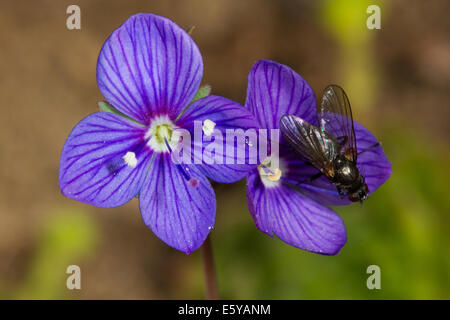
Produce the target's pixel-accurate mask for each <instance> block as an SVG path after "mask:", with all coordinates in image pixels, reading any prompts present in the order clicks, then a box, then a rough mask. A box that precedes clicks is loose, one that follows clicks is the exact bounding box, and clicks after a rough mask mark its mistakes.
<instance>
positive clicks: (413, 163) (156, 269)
mask: <svg viewBox="0 0 450 320" xmlns="http://www.w3.org/2000/svg"><path fill="white" fill-rule="evenodd" d="M70 4H77V5H79V6H80V7H81V19H82V21H81V25H82V27H81V30H72V31H71V30H68V29H67V28H66V18H67V16H68V15H67V14H66V8H67V6H68V5H70ZM368 4H379V5H380V6H381V8H382V11H381V13H382V16H381V27H382V29H381V30H368V29H367V28H366V25H365V19H366V18H367V16H368V15H367V14H366V12H365V9H366V7H367V5H368ZM137 12H153V13H157V14H160V15H163V16H167V17H169V18H170V19H172V20H173V21H175V22H176V23H177V24H178V25H180V26H181V27H183V28H186V29H187V28H189V27H190V26H193V25H195V27H196V29H195V31H194V33H193V38H194V40H195V41H196V43H197V44H198V46H199V48H200V51H201V52H202V55H203V58H204V66H205V73H204V78H203V82H204V83H208V84H211V85H212V87H213V93H214V94H218V95H222V96H226V97H228V98H230V99H234V100H236V101H238V102H240V103H242V104H243V103H244V101H245V94H246V82H247V73H248V71H249V70H250V68H251V66H252V65H253V63H255V62H256V61H257V60H259V59H272V60H276V61H278V62H281V63H284V64H287V65H289V66H290V67H292V68H293V69H294V70H296V71H297V72H298V73H300V74H301V75H302V76H303V77H304V78H305V79H306V80H307V81H308V82H309V83H310V85H311V86H312V88H313V89H314V90H315V91H316V92H321V90H322V89H323V88H324V87H325V86H326V85H328V84H330V83H338V84H341V85H342V86H343V87H344V88H345V89H346V91H347V93H348V95H349V97H350V100H351V101H352V106H353V108H354V115H355V118H356V119H357V120H358V121H360V122H362V123H364V125H366V126H367V127H368V128H370V129H371V130H372V132H373V133H374V134H375V135H376V136H378V137H379V138H380V139H381V141H382V142H383V145H384V148H385V152H386V154H387V156H388V158H389V159H390V160H391V161H392V162H393V171H394V174H393V177H392V178H391V180H389V181H388V183H387V184H386V185H385V186H383V187H382V188H381V189H380V191H379V192H377V193H375V194H374V195H373V197H371V199H369V201H367V205H366V204H364V205H363V207H360V206H352V207H348V208H339V209H338V211H339V213H340V214H341V215H342V217H343V218H344V220H345V222H346V224H347V228H348V230H349V243H348V244H347V245H346V247H344V250H343V252H342V253H341V254H340V255H339V256H337V257H322V256H318V255H314V254H310V253H306V252H302V251H300V250H297V249H294V248H292V247H289V246H287V245H286V244H284V243H282V242H281V241H280V240H278V239H276V238H274V239H271V238H269V237H267V236H265V235H263V234H262V233H261V232H259V231H258V230H257V229H256V228H255V227H254V224H253V221H252V219H251V217H250V214H249V213H248V211H247V208H246V202H245V193H244V192H245V182H244V181H242V182H240V183H237V184H234V185H221V186H219V187H218V188H217V189H216V194H217V201H218V211H217V218H216V226H215V230H214V231H213V243H214V249H215V253H216V258H217V262H216V263H217V269H218V273H219V286H220V287H221V293H222V296H223V297H225V298H250V299H251V298H268V299H276V298H288V299H308V298H445V297H446V298H449V297H450V294H449V292H450V291H449V288H450V280H449V270H450V269H449V267H450V260H449V259H450V258H449V257H448V254H449V252H450V250H449V249H450V246H449V243H450V240H449V235H448V234H449V233H448V231H450V230H449V228H448V227H449V217H448V214H449V208H450V207H449V200H448V199H447V198H448V195H447V194H446V193H447V189H448V180H447V179H448V177H449V173H448V160H449V150H450V149H449V145H448V141H449V138H450V125H449V123H448V121H449V105H450V90H449V89H450V42H449V36H450V20H449V19H448V12H450V2H449V1H446V0H435V1H420V0H414V1H406V0H394V1H389V2H380V1H371V2H367V1H354V2H353V1H300V0H299V1H295V0H281V1H269V0H266V1H264V0H252V1H250V0H249V1H238V0H214V1H211V0H209V1H208V0H205V1H202V0H186V1H175V0H173V1H167V0H164V1H162V0H161V1H151V0H149V1H136V0H135V1H106V0H95V1H94V0H93V1H87V0H77V1H65V0H64V1H50V0H38V1H9V0H2V2H1V3H0V41H1V50H0V70H1V73H0V101H1V115H0V146H1V151H0V297H2V298H43V299H47V298H76V299H78V298H100V299H108V298H119V299H121V298H124V299H133V298H138V299H154V298H169V299H171V298H203V297H204V293H203V291H204V290H203V278H202V269H201V259H200V258H201V257H200V252H194V253H193V254H191V255H190V256H186V255H185V254H183V253H180V252H177V251H175V250H173V249H171V248H169V247H168V246H167V245H165V244H164V243H163V242H162V241H160V240H159V239H158V238H156V237H155V236H154V235H153V234H152V232H151V231H150V230H149V229H147V228H146V227H145V225H144V224H143V222H142V220H141V217H140V213H139V210H138V201H137V200H133V201H131V202H130V203H128V204H127V205H125V206H123V207H120V208H115V209H100V208H95V207H91V206H88V205H85V204H81V203H77V202H75V201H72V200H69V199H66V198H64V197H63V196H62V195H61V194H60V192H59V188H58V166H59V156H60V152H61V149H62V146H63V144H64V141H65V139H66V137H67V135H68V134H69V132H70V130H71V129H72V128H73V127H74V126H75V124H76V123H77V122H78V121H80V120H81V119H82V118H83V117H85V116H86V115H87V114H89V113H93V112H96V111H97V106H96V103H97V101H100V100H102V96H101V94H100V92H99V90H98V89H97V85H96V79H95V72H96V60H97V56H98V53H99V50H100V48H101V45H102V44H103V42H104V41H105V40H106V38H107V37H108V36H109V34H110V33H111V32H112V31H113V30H114V29H115V28H117V27H118V26H119V25H120V24H121V23H122V22H124V21H125V20H126V19H127V18H128V17H129V16H130V15H132V14H134V13H137ZM397 173H398V175H397ZM396 176H397V177H398V178H395V177H396ZM396 179H397V180H396ZM405 257H406V258H405ZM405 259H406V260H405ZM408 259H410V260H408ZM399 260H402V261H399ZM69 264H77V265H79V266H80V267H81V270H82V290H80V291H68V290H67V289H66V288H65V279H66V276H67V275H66V274H65V268H66V267H67V266H68V265H69ZM369 264H379V265H381V268H382V272H383V275H386V277H384V278H382V279H383V280H382V288H383V289H382V290H381V291H380V292H371V291H369V290H367V288H365V279H366V277H367V275H366V274H365V268H366V267H367V265H369Z"/></svg>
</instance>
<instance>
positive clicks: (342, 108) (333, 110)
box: [318, 85, 358, 163]
mask: <svg viewBox="0 0 450 320" xmlns="http://www.w3.org/2000/svg"><path fill="white" fill-rule="evenodd" d="M318 118H319V119H318V120H319V126H320V128H321V129H322V131H327V132H329V133H331V134H332V135H333V136H334V137H335V138H336V139H337V141H338V142H339V143H340V145H341V154H343V155H344V156H345V157H346V158H347V160H349V161H352V162H354V163H356V158H357V155H358V150H357V149H356V137H355V129H354V127H353V116H352V109H351V107H350V101H349V100H348V97H347V95H346V94H345V92H344V90H343V89H342V88H341V87H339V86H337V85H330V86H328V87H326V88H325V90H324V92H323V97H322V104H321V106H320V110H319V115H318Z"/></svg>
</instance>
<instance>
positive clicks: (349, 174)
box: [334, 157, 361, 188]
mask: <svg viewBox="0 0 450 320" xmlns="http://www.w3.org/2000/svg"><path fill="white" fill-rule="evenodd" d="M335 172H336V173H335V176H334V180H335V182H336V183H337V184H339V185H342V186H345V187H347V188H350V187H351V186H353V185H356V184H357V185H358V186H359V185H360V184H361V175H360V173H359V170H358V168H357V167H356V164H355V163H353V162H351V161H348V160H347V159H345V158H343V157H342V158H338V159H337V160H336V161H335Z"/></svg>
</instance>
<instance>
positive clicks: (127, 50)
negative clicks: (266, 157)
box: [59, 14, 257, 254]
mask: <svg viewBox="0 0 450 320" xmlns="http://www.w3.org/2000/svg"><path fill="white" fill-rule="evenodd" d="M202 74H203V62H202V57H201V55H200V52H199V50H198V48H197V46H196V45H195V43H194V42H193V40H192V39H191V38H190V36H189V35H188V34H187V33H186V32H185V31H184V30H182V29H181V28H180V27H178V26H177V25H176V24H174V23H173V22H172V21H170V20H169V19H167V18H164V17H160V16H157V15H154V14H137V15H134V16H132V17H130V18H129V19H128V20H127V21H126V22H125V23H124V24H122V25H121V26H120V27H119V28H118V29H117V30H115V31H114V32H113V33H112V34H111V36H110V37H109V38H108V39H107V40H106V42H105V44H104V45H103V47H102V49H101V52H100V55H99V58H98V63H97V82H98V87H99V89H100V91H101V92H102V94H103V95H104V97H105V98H106V99H107V101H108V102H109V103H110V104H111V105H112V106H113V107H114V108H115V109H116V110H117V111H118V112H116V113H108V112H100V113H94V114H92V115H89V116H87V117H86V118H84V119H83V120H81V122H80V123H78V124H77V125H76V126H75V128H74V129H73V130H72V132H71V133H70V135H69V137H68V139H67V141H66V143H65V145H64V148H63V151H62V155H61V162H60V172H59V185H60V188H61V191H62V193H63V194H64V195H65V196H67V197H69V198H72V199H75V200H78V201H82V202H85V203H88V204H91V205H94V206H98V207H105V208H109V207H116V206H120V205H122V204H124V203H126V202H128V201H130V200H131V199H132V198H133V197H135V196H136V195H138V196H139V205H140V211H141V214H142V217H143V220H144V222H145V224H146V225H147V226H149V227H150V228H151V229H152V230H153V232H154V233H155V234H156V235H157V236H158V237H159V238H160V239H162V240H163V241H164V242H166V243H167V244H168V245H170V246H172V247H174V248H176V249H178V250H181V251H183V252H185V253H187V254H189V253H190V252H192V251H194V250H196V249H197V248H199V247H200V246H201V244H202V243H203V241H204V240H205V239H206V237H207V235H208V233H209V232H210V230H211V228H212V227H213V225H214V219H215V212H216V200H215V196H214V191H213V189H212V187H211V184H210V183H209V181H208V178H211V179H212V180H215V181H220V182H234V181H237V180H240V179H242V178H243V177H244V176H245V175H246V173H247V171H248V168H249V167H250V166H249V165H247V164H241V165H238V164H229V165H228V164H227V165H219V164H176V163H174V162H173V161H172V158H171V152H172V151H173V150H172V148H173V147H174V146H175V145H176V144H177V143H178V141H177V140H176V139H174V137H175V134H174V133H175V132H176V131H177V130H178V129H185V130H187V131H189V132H193V131H194V121H201V122H202V123H207V124H208V130H212V129H214V128H215V129H217V130H226V129H227V128H243V129H246V128H249V127H255V126H256V125H257V123H256V122H255V120H254V118H253V116H252V115H251V114H250V113H249V112H248V111H247V110H246V109H245V108H243V107H242V106H240V105H239V104H237V103H235V102H232V101H230V100H228V99H225V98H222V97H218V96H209V97H206V98H203V99H200V100H197V101H195V102H193V103H192V104H191V105H190V106H189V108H188V109H187V110H186V111H185V112H183V111H184V110H185V109H186V107H188V105H189V103H190V102H191V101H192V100H193V98H194V95H195V94H196V92H197V91H198V89H199V86H200V82H201V79H202ZM117 113H121V114H117ZM201 150H202V151H203V149H201ZM253 167H254V166H253Z"/></svg>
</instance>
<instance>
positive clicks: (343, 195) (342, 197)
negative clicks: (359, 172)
mask: <svg viewBox="0 0 450 320" xmlns="http://www.w3.org/2000/svg"><path fill="white" fill-rule="evenodd" d="M336 189H337V191H338V193H339V196H340V197H341V199H344V198H345V194H344V192H343V191H342V189H341V188H339V187H336Z"/></svg>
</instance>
